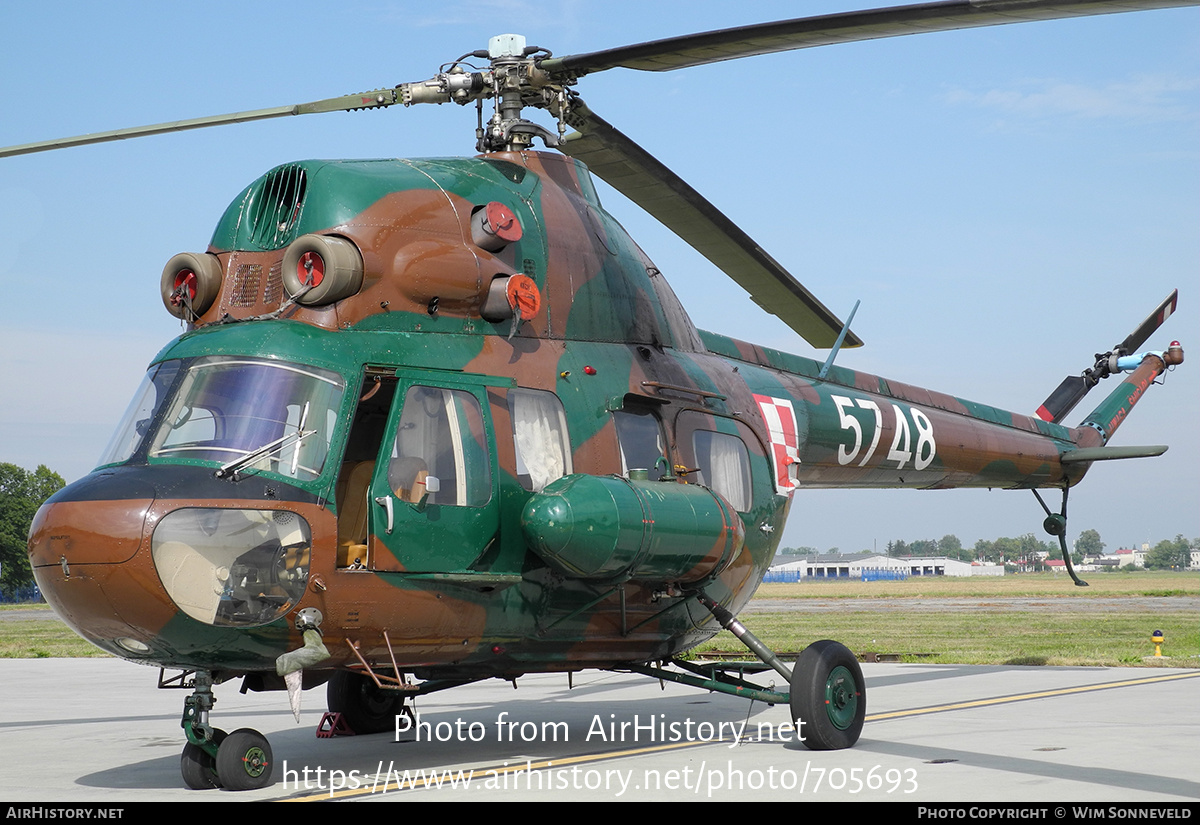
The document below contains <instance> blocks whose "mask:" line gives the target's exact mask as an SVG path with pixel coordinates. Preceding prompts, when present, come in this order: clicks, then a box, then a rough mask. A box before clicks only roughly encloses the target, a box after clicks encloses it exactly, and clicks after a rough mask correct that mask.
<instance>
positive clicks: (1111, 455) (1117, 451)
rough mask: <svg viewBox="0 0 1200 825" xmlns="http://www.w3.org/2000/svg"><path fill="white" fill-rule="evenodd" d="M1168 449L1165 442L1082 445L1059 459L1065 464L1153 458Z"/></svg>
mask: <svg viewBox="0 0 1200 825" xmlns="http://www.w3.org/2000/svg"><path fill="white" fill-rule="evenodd" d="M1166 451H1167V445H1165V444H1152V445H1150V446H1147V447H1082V448H1080V449H1078V450H1068V451H1067V452H1065V453H1063V454H1062V456H1061V457H1060V458H1059V461H1061V462H1062V463H1063V464H1075V463H1078V462H1080V461H1113V460H1115V459H1118V458H1153V457H1154V456H1156V455H1162V454H1163V453H1165V452H1166Z"/></svg>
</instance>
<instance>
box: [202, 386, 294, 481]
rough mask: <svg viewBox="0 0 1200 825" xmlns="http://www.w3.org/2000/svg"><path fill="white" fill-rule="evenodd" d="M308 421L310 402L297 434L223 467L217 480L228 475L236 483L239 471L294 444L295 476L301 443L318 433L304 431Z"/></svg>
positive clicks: (287, 436) (249, 453) (285, 437)
mask: <svg viewBox="0 0 1200 825" xmlns="http://www.w3.org/2000/svg"><path fill="white" fill-rule="evenodd" d="M307 421H308V402H305V404H304V410H303V412H301V413H300V423H299V424H298V425H297V426H296V431H295V432H293V433H288V434H287V435H284V436H280V437H279V438H277V439H275V440H274V441H272V442H270V443H269V444H264V445H262V446H261V447H259V448H258V449H257V450H253V451H251V452H248V453H246V454H245V455H244V456H240V457H239V458H235V459H234V460H233V461H231V462H229V463H228V464H224V465H222V466H221V467H220V468H219V469H218V470H217V472H216V476H217V478H225V476H227V475H232V476H233V480H234V481H236V480H237V473H238V470H240V469H242V468H243V467H247V466H249V465H251V464H254V463H255V462H257V461H261V460H262V459H264V458H266V457H267V456H269V455H272V454H273V453H276V452H279V451H280V450H282V449H284V448H285V447H288V446H291V445H292V444H296V445H297V447H296V455H295V456H293V457H292V473H293V474H295V472H296V464H297V462H299V460H300V448H299V444H300V442H301V441H303V440H304V439H306V438H308V437H309V436H310V435H312V434H313V433H315V432H316V430H306V429H304V425H305V423H306V422H307Z"/></svg>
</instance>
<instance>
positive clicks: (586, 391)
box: [30, 151, 1182, 687]
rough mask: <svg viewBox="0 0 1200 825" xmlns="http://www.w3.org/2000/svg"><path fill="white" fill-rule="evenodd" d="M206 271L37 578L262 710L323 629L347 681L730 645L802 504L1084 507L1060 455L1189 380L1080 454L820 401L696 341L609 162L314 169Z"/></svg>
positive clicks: (917, 394)
mask: <svg viewBox="0 0 1200 825" xmlns="http://www.w3.org/2000/svg"><path fill="white" fill-rule="evenodd" d="M495 204H499V205H500V206H501V207H503V209H502V210H498V211H494V212H490V213H489V214H494V215H507V216H510V217H511V219H512V220H513V221H514V222H515V224H516V225H517V226H518V227H519V232H515V231H513V230H512V227H511V226H509V227H508V230H507V235H508V237H507V238H501V240H500V241H499V242H498V241H496V240H495V239H494V238H492V237H490V236H487V235H486V233H485V235H483V236H481V234H480V230H479V229H478V227H477V226H473V218H475V221H476V223H478V220H479V219H478V213H480V212H481V211H487V210H489V209H493V210H495V209H496V207H494V206H493V205H495ZM314 235H315V236H320V237H322V238H332V239H334V242H335V243H341V244H343V245H344V244H345V243H348V244H349V245H350V247H349V248H351V249H352V250H353V252H355V253H357V256H358V258H357V260H358V261H360V262H361V263H360V264H354V265H352V266H350V267H349V269H351V270H353V269H354V267H355V266H358V267H359V269H358V270H357V271H351V272H350V274H349V275H347V276H343V275H336V274H330V273H331V271H332V267H329V268H328V269H326V270H325V275H326V276H328V277H343V279H344V280H345V282H346V283H347V284H349V286H348V287H346V288H347V289H349V290H350V292H349V294H347V295H345V296H344V297H338V298H335V299H332V300H326V301H324V302H320V301H318V302H315V303H305V300H304V299H305V296H304V294H303V292H302V291H300V290H297V289H295V288H289V285H288V283H287V282H286V277H285V276H287V275H288V274H289V273H287V272H285V263H286V261H287V254H288V250H289V248H290V247H293V245H295V244H299V243H308V241H306V239H308V238H311V237H312V236H314ZM305 248H306V249H307V248H308V247H305ZM316 248H319V249H325V248H326V247H316ZM329 248H333V247H329ZM205 255H206V256H208V257H209V258H210V259H212V260H215V261H216V265H215V266H213V265H212V264H202V266H210V267H211V268H210V269H208V270H206V271H201V272H199V274H197V273H196V270H199V269H200V266H197V267H196V268H195V270H193V269H189V268H187V267H184V269H185V270H186V271H185V272H184V273H183V275H182V276H181V273H180V271H178V270H171V268H170V267H168V271H167V272H166V273H164V299H165V300H166V301H167V302H168V308H169V309H171V310H172V311H175V312H176V313H177V314H183V315H184V316H186V317H187V318H188V320H189V321H190V324H189V331H188V332H187V333H185V334H184V335H182V336H181V337H180V338H179V339H177V340H176V341H174V342H172V343H171V344H169V345H168V346H167V347H166V348H164V349H163V351H162V352H161V353H159V355H158V356H157V357H156V359H155V361H154V363H153V365H152V366H151V369H150V373H149V375H148V379H147V383H146V384H145V385H144V389H143V390H142V391H141V392H140V393H139V396H138V397H137V398H135V400H134V403H133V405H131V410H130V413H129V414H128V416H127V421H126V422H125V424H123V425H122V429H119V430H118V434H117V436H116V438H115V439H114V444H113V445H110V448H109V450H108V452H106V456H107V459H106V460H105V461H104V463H102V465H101V466H100V467H98V468H97V469H96V470H95V471H94V472H93V473H92V474H91V475H89V476H88V477H86V478H85V479H82V480H81V481H79V482H76V483H75V484H73V485H70V486H69V487H67V488H65V489H64V490H63V491H61V492H60V493H59V494H57V495H56V496H54V497H53V498H52V499H51V500H50V501H49V502H47V504H46V505H45V506H44V507H43V508H42V510H41V511H40V513H39V514H38V517H37V520H36V522H35V524H34V529H33V531H32V535H31V540H30V556H31V564H32V566H33V568H34V570H35V573H36V576H37V579H38V583H39V585H40V586H41V587H42V589H43V591H44V592H45V594H46V596H47V598H48V600H50V601H51V603H52V604H53V605H54V606H55V607H56V609H58V610H59V612H60V613H61V614H62V615H63V617H64V619H66V621H67V622H68V623H69V624H70V625H71V626H72V627H74V628H75V629H76V630H77V631H78V632H79V633H80V634H81V635H83V636H84V637H85V638H88V639H89V640H90V641H92V642H94V643H95V644H97V645H98V646H100V647H102V648H103V649H105V650H107V651H109V652H111V653H113V654H115V655H118V656H123V657H125V658H128V659H132V660H136V661H141V662H145V663H152V664H158V665H162V666H165V667H173V668H187V669H203V670H208V671H211V672H213V673H214V674H215V675H217V676H218V677H219V678H228V677H230V676H235V675H241V674H250V675H252V676H254V677H255V678H257V679H258V681H257V682H255V685H256V686H267V687H270V686H276V685H277V682H276V681H275V679H274V673H275V665H276V660H277V658H278V657H279V656H280V655H281V654H284V653H286V652H287V651H290V650H295V649H297V648H298V647H301V646H302V645H303V644H304V642H303V639H302V638H301V633H300V631H299V630H297V629H296V627H295V626H294V622H293V620H294V618H295V616H296V615H297V613H298V611H300V610H302V609H305V608H316V609H317V610H319V611H320V613H321V615H322V616H323V625H322V629H323V631H324V640H325V645H326V647H327V648H328V650H329V652H330V654H331V656H330V658H329V659H328V660H326V661H324V662H322V663H321V664H320V665H318V666H315V667H312V668H309V669H308V670H307V671H306V678H307V679H311V680H318V681H319V680H320V678H322V674H323V673H328V672H329V671H331V670H334V669H339V668H347V667H361V666H362V662H364V661H365V662H366V663H368V664H369V665H370V666H371V667H373V668H378V669H384V670H390V669H391V668H393V667H395V669H396V670H398V671H399V672H400V673H402V674H414V675H415V676H417V677H418V678H478V677H482V676H492V675H496V676H505V677H514V676H517V675H519V674H522V673H527V672H534V671H561V670H578V669H581V668H593V667H601V668H612V667H619V666H627V665H632V664H641V663H645V662H650V661H655V660H660V659H664V658H667V657H670V656H672V655H675V654H678V653H680V652H682V651H684V650H686V649H688V648H690V647H692V646H694V645H696V644H697V643H699V642H701V641H703V640H705V639H707V638H709V637H710V636H711V635H712V634H714V633H715V632H716V631H717V630H718V629H719V624H718V623H717V621H716V620H715V619H714V618H713V615H712V613H711V612H710V611H709V610H708V609H707V608H706V607H704V606H703V605H702V604H701V603H700V601H699V598H698V597H699V595H700V594H702V593H707V595H708V596H709V597H711V598H712V599H713V600H714V601H716V602H718V603H719V604H721V605H722V606H724V607H725V608H727V609H728V610H729V611H731V612H732V613H734V614H736V613H737V611H738V610H740V609H741V607H742V606H743V605H744V604H745V603H746V601H747V600H748V599H749V598H750V597H751V595H752V594H753V592H754V590H755V588H756V587H757V585H758V583H759V582H760V581H761V580H762V577H763V575H764V573H765V572H766V569H767V567H768V565H769V563H770V561H771V560H772V558H773V557H774V554H775V550H776V547H777V544H778V542H779V538H780V536H781V534H782V529H783V525H784V520H785V519H786V517H787V515H788V511H789V509H790V507H791V504H792V499H793V496H794V495H795V492H796V491H797V490H803V489H804V488H807V487H912V488H928V489H934V488H937V489H941V488H951V487H999V488H1007V489H1022V488H1047V487H1060V488H1061V487H1068V486H1070V485H1073V484H1075V483H1077V482H1078V481H1079V480H1080V479H1081V478H1082V476H1083V474H1084V473H1085V472H1086V470H1087V468H1088V466H1090V462H1088V461H1082V462H1080V461H1076V462H1064V461H1063V460H1062V457H1063V456H1064V454H1068V453H1071V452H1072V451H1075V450H1078V449H1080V448H1085V447H1089V448H1090V447H1096V446H1100V445H1102V444H1103V443H1104V442H1105V441H1107V438H1108V437H1109V436H1111V434H1112V431H1113V430H1115V429H1116V426H1117V425H1119V423H1120V422H1121V420H1123V418H1124V415H1125V413H1126V412H1127V411H1128V408H1129V407H1130V406H1132V403H1134V402H1135V401H1136V400H1137V398H1139V397H1140V395H1141V393H1142V392H1144V390H1145V388H1146V387H1147V386H1148V385H1149V384H1150V383H1151V382H1152V380H1153V377H1154V376H1156V375H1157V374H1158V373H1159V372H1161V371H1162V370H1163V369H1164V368H1165V366H1166V363H1165V362H1166V361H1170V360H1171V359H1172V358H1175V357H1176V356H1159V355H1151V356H1148V357H1147V358H1146V359H1145V360H1144V361H1143V364H1142V366H1140V367H1139V368H1138V369H1137V370H1136V371H1135V372H1134V373H1133V374H1132V375H1131V376H1130V377H1129V378H1128V379H1127V380H1126V381H1125V382H1124V383H1122V384H1121V385H1120V386H1119V387H1118V390H1117V391H1116V392H1114V393H1113V394H1112V395H1111V396H1110V398H1109V399H1108V400H1106V401H1105V402H1104V403H1103V404H1101V406H1100V407H1099V408H1098V409H1097V411H1096V412H1095V413H1093V414H1092V415H1090V416H1088V417H1087V418H1086V419H1085V421H1084V423H1083V425H1082V426H1080V427H1078V428H1068V427H1064V426H1061V425H1058V424H1053V423H1049V422H1046V421H1043V420H1041V419H1039V418H1035V417H1032V416H1027V415H1021V414H1017V413H1011V412H1006V411H1003V410H999V409H996V408H993V407H989V406H986V405H982V404H978V403H975V402H971V401H967V400H964V399H960V398H955V397H953V396H949V395H945V394H942V393H938V392H934V391H930V390H925V389H921V388H918V387H914V386H911V385H908V384H903V383H900V382H897V381H894V380H890V379H884V378H880V377H877V376H873V375H868V374H865V373H861V372H855V371H852V370H849V369H845V368H841V367H837V366H833V367H832V368H830V369H829V371H828V373H827V374H826V375H825V377H824V378H822V377H820V374H821V369H822V365H821V364H820V363H818V362H816V361H813V360H811V359H808V358H803V357H799V356H795V355H789V354H787V353H783V352H778V351H775V350H770V349H766V348H763V347H759V346H755V345H753V344H748V343H746V342H743V341H739V340H736V339H733V338H728V337H725V336H721V335H716V334H712V333H707V332H699V331H697V330H696V329H695V328H694V327H693V325H692V323H691V321H690V320H689V318H688V316H687V314H686V312H685V311H684V310H683V308H682V307H681V305H680V304H679V302H678V301H677V300H676V298H675V296H674V294H673V293H672V291H671V289H670V287H669V286H668V284H667V283H666V280H665V279H664V277H663V276H662V274H661V273H660V272H659V271H658V269H657V268H655V267H654V265H653V264H652V263H651V262H650V261H649V259H648V258H647V257H646V256H645V255H644V253H642V251H641V250H640V249H639V248H638V247H637V245H636V244H635V243H634V242H633V241H632V239H630V238H629V236H628V235H627V234H626V233H625V232H624V231H623V230H622V229H621V227H620V226H619V225H618V224H617V223H616V221H614V220H613V219H612V217H611V216H609V215H608V214H607V213H606V212H605V211H604V210H603V208H602V207H601V205H600V202H599V199H598V198H597V196H596V193H595V189H594V187H593V186H592V183H591V180H590V177H589V174H588V171H587V169H586V168H585V167H584V166H583V164H582V163H581V162H580V161H577V160H574V159H571V158H567V157H562V156H559V155H552V154H545V153H537V152H531V151H526V152H506V153H494V154H489V155H485V156H481V157H478V158H474V159H438V160H421V161H416V160H379V161H336V162H325V161H306V162H301V163H294V164H287V165H285V166H281V167H278V168H276V169H274V170H272V171H270V172H268V173H267V174H266V175H264V176H263V177H262V178H260V179H259V180H257V181H255V182H254V183H253V184H251V185H250V186H249V187H248V188H247V189H246V190H245V191H244V192H243V193H242V194H241V195H240V196H239V197H238V198H237V199H236V200H235V201H234V203H233V204H231V205H230V207H229V209H228V210H227V211H226V213H225V215H224V216H223V217H222V218H221V220H220V222H219V223H218V226H217V229H216V232H215V233H214V236H213V239H212V243H211V245H210V247H209V250H208V252H207V253H205ZM192 257H193V258H199V257H201V256H192ZM299 260H300V261H301V263H299V264H293V266H295V267H298V268H297V270H296V272H295V273H294V277H295V278H296V279H298V282H299V283H300V284H301V286H306V285H307V282H306V280H305V279H306V278H308V279H309V280H313V279H312V275H311V272H312V270H311V269H310V270H307V271H306V270H304V266H305V264H304V263H303V261H304V260H305V259H304V258H303V255H301V256H300V258H299ZM313 260H314V259H313V258H312V257H311V256H310V257H309V258H308V259H307V261H308V263H309V265H311V264H312V262H313ZM324 266H325V262H324V261H323V260H322V261H320V262H319V263H318V268H320V267H324ZM206 273H207V274H206ZM206 277H207V278H213V277H216V278H218V279H219V281H218V282H217V283H215V284H212V285H210V287H211V290H210V293H209V294H210V300H209V301H208V305H207V306H202V305H200V304H199V303H194V301H195V297H196V296H197V295H199V296H201V297H203V296H204V294H205V285H204V284H203V283H202V281H203V279H204V278H206ZM522 278H526V279H529V280H530V281H532V284H533V288H532V290H530V289H529V288H528V286H527V284H528V282H522V281H521V279H522ZM189 279H190V280H189ZM197 281H200V283H197ZM512 283H525V284H526V287H525V289H526V291H527V292H533V293H534V295H535V299H536V300H535V301H534V303H533V304H529V303H525V304H522V303H521V302H520V301H519V300H516V299H513V298H508V297H506V296H507V295H508V294H509V293H508V292H507V290H506V287H507V286H508V285H509V284H512ZM181 285H182V289H181V288H180V286H181ZM317 285H318V284H314V287H315V286H317ZM292 286H293V287H294V286H295V284H294V283H293V285H292ZM298 292H299V293H300V294H298V295H297V293H298ZM333 294H335V295H336V294H337V293H336V292H335V293H333ZM497 294H499V295H500V296H501V298H500V299H499V300H498V299H497ZM289 296H295V298H294V299H293V298H291V297H289ZM181 298H183V300H182V301H181V300H180V299H181ZM531 307H533V308H534V310H533V311H530V309H531ZM1177 357H1178V358H1179V359H1181V358H1182V353H1181V352H1179V353H1178V356H1177ZM273 404H274V405H278V406H279V409H272V408H271V407H272V405H273ZM251 413H253V415H251ZM246 419H256V420H254V421H247V420H246ZM257 419H261V420H257ZM251 432H252V433H254V435H253V437H251V435H249V433H251ZM261 448H265V450H264V449H261ZM401 453H404V455H402V454H401ZM435 481H436V484H435V483H433V482H435ZM802 500H803V499H802V497H801V502H802ZM214 536H215V537H216V538H213V537H214ZM247 537H249V538H247Z"/></svg>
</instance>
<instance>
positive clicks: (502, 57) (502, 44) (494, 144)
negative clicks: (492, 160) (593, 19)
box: [396, 34, 575, 152]
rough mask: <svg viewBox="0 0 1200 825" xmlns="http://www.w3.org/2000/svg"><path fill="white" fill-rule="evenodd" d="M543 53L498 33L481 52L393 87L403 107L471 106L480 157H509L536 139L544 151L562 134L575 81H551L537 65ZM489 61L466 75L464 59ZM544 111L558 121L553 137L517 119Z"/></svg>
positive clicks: (515, 37)
mask: <svg viewBox="0 0 1200 825" xmlns="http://www.w3.org/2000/svg"><path fill="white" fill-rule="evenodd" d="M550 56H551V53H550V51H549V50H548V49H543V48H541V47H539V46H529V45H526V40H525V37H524V36H523V35H519V34H499V35H496V36H495V37H493V38H491V39H490V40H489V41H488V47H487V50H486V51H482V50H481V51H474V52H471V53H469V54H466V55H463V56H462V57H460V58H459V59H458V60H456V61H454V62H453V63H452V64H450V66H449V68H447V69H446V70H445V71H442V72H439V73H438V74H437V75H434V76H433V77H432V78H430V79H429V80H424V81H420V82H417V83H401V84H400V85H399V86H397V87H396V89H397V91H398V92H399V95H398V96H399V97H400V99H401V100H402V101H403V103H404V105H405V106H411V105H413V104H416V103H447V102H450V101H453V102H455V103H458V104H460V105H466V104H468V103H472V102H473V103H475V104H476V106H477V107H479V111H480V115H479V126H478V128H477V130H476V138H477V143H476V148H477V149H478V150H479V151H481V152H512V151H520V150H522V149H526V148H528V147H529V146H531V145H532V143H533V139H534V138H535V137H540V138H541V139H542V140H543V142H544V143H545V144H546V145H547V146H549V147H557V146H558V145H559V143H560V142H561V140H562V136H563V134H564V133H565V131H566V124H565V120H564V118H565V116H566V113H567V111H569V109H570V100H571V98H572V97H573V94H574V93H573V92H570V91H569V90H568V88H567V87H568V86H569V85H570V84H572V83H574V82H575V81H574V78H573V77H572V78H568V77H565V76H564V77H558V76H552V75H550V74H549V73H547V72H545V71H543V70H542V69H541V68H540V67H539V66H538V61H540V60H543V59H545V58H547V57H550ZM472 57H474V58H481V59H486V60H487V61H488V64H489V65H488V69H487V70H484V71H474V72H470V71H467V69H465V68H464V67H463V65H462V62H463V61H464V60H466V59H467V58H472ZM489 98H490V99H491V100H492V101H493V104H494V106H495V111H494V113H493V115H492V117H491V118H489V119H488V121H487V123H486V125H485V124H484V122H483V111H482V107H483V102H484V100H486V99H489ZM527 106H531V107H534V108H538V109H546V110H549V111H551V112H553V113H554V114H555V116H556V117H557V118H558V121H559V123H558V133H557V134H555V133H554V132H552V131H550V130H549V129H547V128H545V127H544V126H541V125H539V124H537V123H534V122H533V121H530V120H526V119H525V118H524V117H522V114H523V111H524V109H525V107H527Z"/></svg>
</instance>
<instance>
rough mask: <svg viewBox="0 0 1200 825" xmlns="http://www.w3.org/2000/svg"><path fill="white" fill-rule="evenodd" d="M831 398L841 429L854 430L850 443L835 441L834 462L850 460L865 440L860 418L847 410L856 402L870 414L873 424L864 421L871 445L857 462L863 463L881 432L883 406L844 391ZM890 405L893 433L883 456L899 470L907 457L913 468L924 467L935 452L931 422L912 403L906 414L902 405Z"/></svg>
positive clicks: (906, 460) (905, 462)
mask: <svg viewBox="0 0 1200 825" xmlns="http://www.w3.org/2000/svg"><path fill="white" fill-rule="evenodd" d="M831 398H832V399H833V404H834V406H835V407H837V411H838V419H839V420H840V421H841V426H842V429H843V430H849V431H850V432H852V433H853V434H854V446H853V447H847V446H846V445H845V444H839V445H838V464H843V465H844V464H850V463H852V462H854V460H855V459H857V458H858V454H859V453H860V452H862V448H863V441H864V440H865V434H864V432H863V422H862V421H860V420H859V418H858V417H857V416H854V415H851V414H850V413H849V410H851V409H853V408H854V407H855V406H856V405H857V406H858V407H859V408H861V409H864V410H869V411H870V412H871V413H873V414H874V418H875V420H874V425H872V424H871V422H870V420H869V419H868V422H867V427H868V428H869V430H870V432H869V435H870V439H871V445H870V446H869V447H868V448H867V452H866V455H864V456H863V457H862V459H861V460H860V461H859V462H858V466H859V467H865V466H866V465H867V462H868V461H870V460H871V457H872V456H873V455H875V449H876V448H877V447H878V446H879V437H880V434H881V433H882V432H883V410H882V409H880V407H879V405H878V404H876V403H875V402H874V401H872V400H871V399H869V398H858V399H851V398H847V397H846V396H844V395H834V396H831ZM891 407H892V414H893V415H894V416H895V428H894V431H895V434H894V435H893V436H892V448H891V449H890V450H888V454H887V459H886V460H887V461H894V462H896V469H897V470H903V469H904V465H905V464H907V463H908V462H909V461H912V463H913V468H914V469H917V470H924V469H925V468H926V467H928V466H929V465H930V464H931V463H933V459H934V456H936V455H937V442H935V441H934V439H933V422H931V421H930V420H929V418H928V417H927V416H926V415H925V413H923V412H921V411H920V410H918V409H916V408H915V407H909V408H908V415H905V411H904V409H902V408H901V407H900V405H899V404H892V405H891ZM909 416H911V417H912V426H911V427H910V426H909V423H908V418H909ZM914 429H915V430H916V431H917V436H916V444H915V445H914V444H913V433H912V431H913V430H914Z"/></svg>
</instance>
